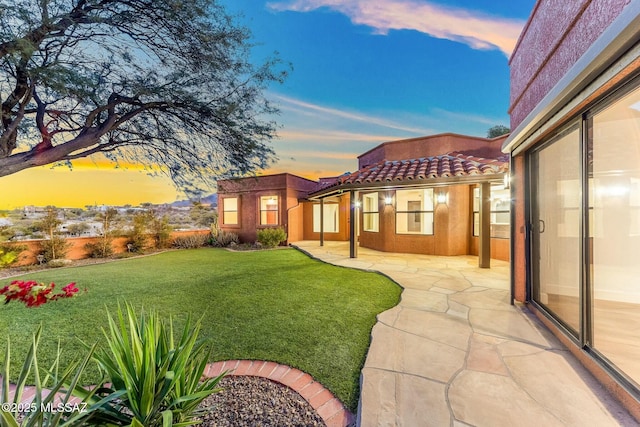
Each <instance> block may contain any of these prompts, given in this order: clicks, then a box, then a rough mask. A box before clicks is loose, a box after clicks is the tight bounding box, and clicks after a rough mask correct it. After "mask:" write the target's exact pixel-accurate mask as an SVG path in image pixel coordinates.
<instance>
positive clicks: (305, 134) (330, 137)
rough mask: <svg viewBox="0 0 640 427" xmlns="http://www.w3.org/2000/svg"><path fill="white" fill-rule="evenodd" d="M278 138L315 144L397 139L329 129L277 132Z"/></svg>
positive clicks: (394, 136) (395, 137)
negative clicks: (313, 142) (314, 142)
mask: <svg viewBox="0 0 640 427" xmlns="http://www.w3.org/2000/svg"><path fill="white" fill-rule="evenodd" d="M278 136H279V137H280V138H285V139H297V140H301V141H316V142H325V143H328V142H336V141H337V142H338V143H343V142H344V141H359V142H385V141H393V140H394V139H398V136H396V135H376V134H368V133H356V132H340V131H332V130H330V129H304V130H284V131H280V132H278Z"/></svg>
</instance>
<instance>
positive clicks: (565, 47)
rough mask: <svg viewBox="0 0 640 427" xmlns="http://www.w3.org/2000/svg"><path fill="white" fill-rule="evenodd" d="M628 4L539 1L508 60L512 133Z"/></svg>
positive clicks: (626, 0) (603, 0)
mask: <svg viewBox="0 0 640 427" xmlns="http://www.w3.org/2000/svg"><path fill="white" fill-rule="evenodd" d="M629 3H630V0H574V1H557V0H539V1H538V3H537V4H536V7H535V9H534V11H533V13H532V15H531V17H530V18H529V21H528V23H527V25H526V26H525V28H524V30H523V33H522V35H521V36H520V40H519V42H518V44H517V45H516V49H515V50H514V52H513V54H512V56H511V59H510V61H509V66H510V73H511V99H510V108H509V114H510V116H511V129H515V128H516V127H517V126H518V125H519V124H520V123H522V121H523V120H524V119H525V118H526V117H527V115H528V114H529V113H530V112H531V111H532V110H533V109H534V108H535V107H536V105H537V104H538V103H539V102H540V101H541V100H542V99H543V98H544V96H545V95H546V94H547V93H549V91H551V89H552V88H553V87H554V86H555V85H556V83H558V81H559V80H560V79H561V78H562V77H563V76H564V75H565V74H566V73H567V71H569V69H570V68H571V67H572V66H573V65H574V64H575V63H576V61H577V60H578V59H579V58H580V57H581V56H582V55H583V54H584V53H585V52H586V51H587V49H588V48H589V47H590V46H591V45H592V44H593V42H594V41H595V40H596V39H597V38H598V37H599V36H600V35H601V34H602V33H603V31H604V30H605V29H606V28H607V27H608V26H609V25H610V24H611V22H613V20H614V19H615V18H616V17H617V16H618V15H619V14H620V12H621V11H622V9H624V7H625V6H627V5H628V4H629Z"/></svg>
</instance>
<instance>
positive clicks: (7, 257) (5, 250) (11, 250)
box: [0, 244, 27, 268]
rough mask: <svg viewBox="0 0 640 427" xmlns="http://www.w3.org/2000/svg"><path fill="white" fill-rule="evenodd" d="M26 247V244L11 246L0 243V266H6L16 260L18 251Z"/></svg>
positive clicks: (20, 251) (18, 255)
mask: <svg viewBox="0 0 640 427" xmlns="http://www.w3.org/2000/svg"><path fill="white" fill-rule="evenodd" d="M26 249H27V247H26V246H23V245H20V246H13V245H6V244H5V245H2V244H0V268H7V267H10V266H11V265H12V264H14V263H15V262H16V261H18V259H19V257H20V253H22V252H23V251H25V250H26Z"/></svg>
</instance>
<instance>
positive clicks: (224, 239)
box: [211, 230, 240, 248]
mask: <svg viewBox="0 0 640 427" xmlns="http://www.w3.org/2000/svg"><path fill="white" fill-rule="evenodd" d="M239 242H240V238H239V237H238V235H237V234H236V233H232V232H230V231H224V230H218V232H217V234H216V235H213V234H212V235H211V245H212V246H217V247H220V248H226V247H227V246H229V245H231V244H232V243H235V244H238V243H239Z"/></svg>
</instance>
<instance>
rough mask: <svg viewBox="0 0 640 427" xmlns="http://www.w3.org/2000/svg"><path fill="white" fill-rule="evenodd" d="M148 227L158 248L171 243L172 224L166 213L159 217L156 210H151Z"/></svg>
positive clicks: (165, 246)
mask: <svg viewBox="0 0 640 427" xmlns="http://www.w3.org/2000/svg"><path fill="white" fill-rule="evenodd" d="M148 215H149V222H148V228H149V231H150V232H151V237H152V238H153V245H154V247H155V248H156V249H159V248H167V247H169V246H170V244H171V226H170V225H169V217H168V216H166V215H164V216H163V217H159V216H157V215H156V213H155V212H149V213H148Z"/></svg>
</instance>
